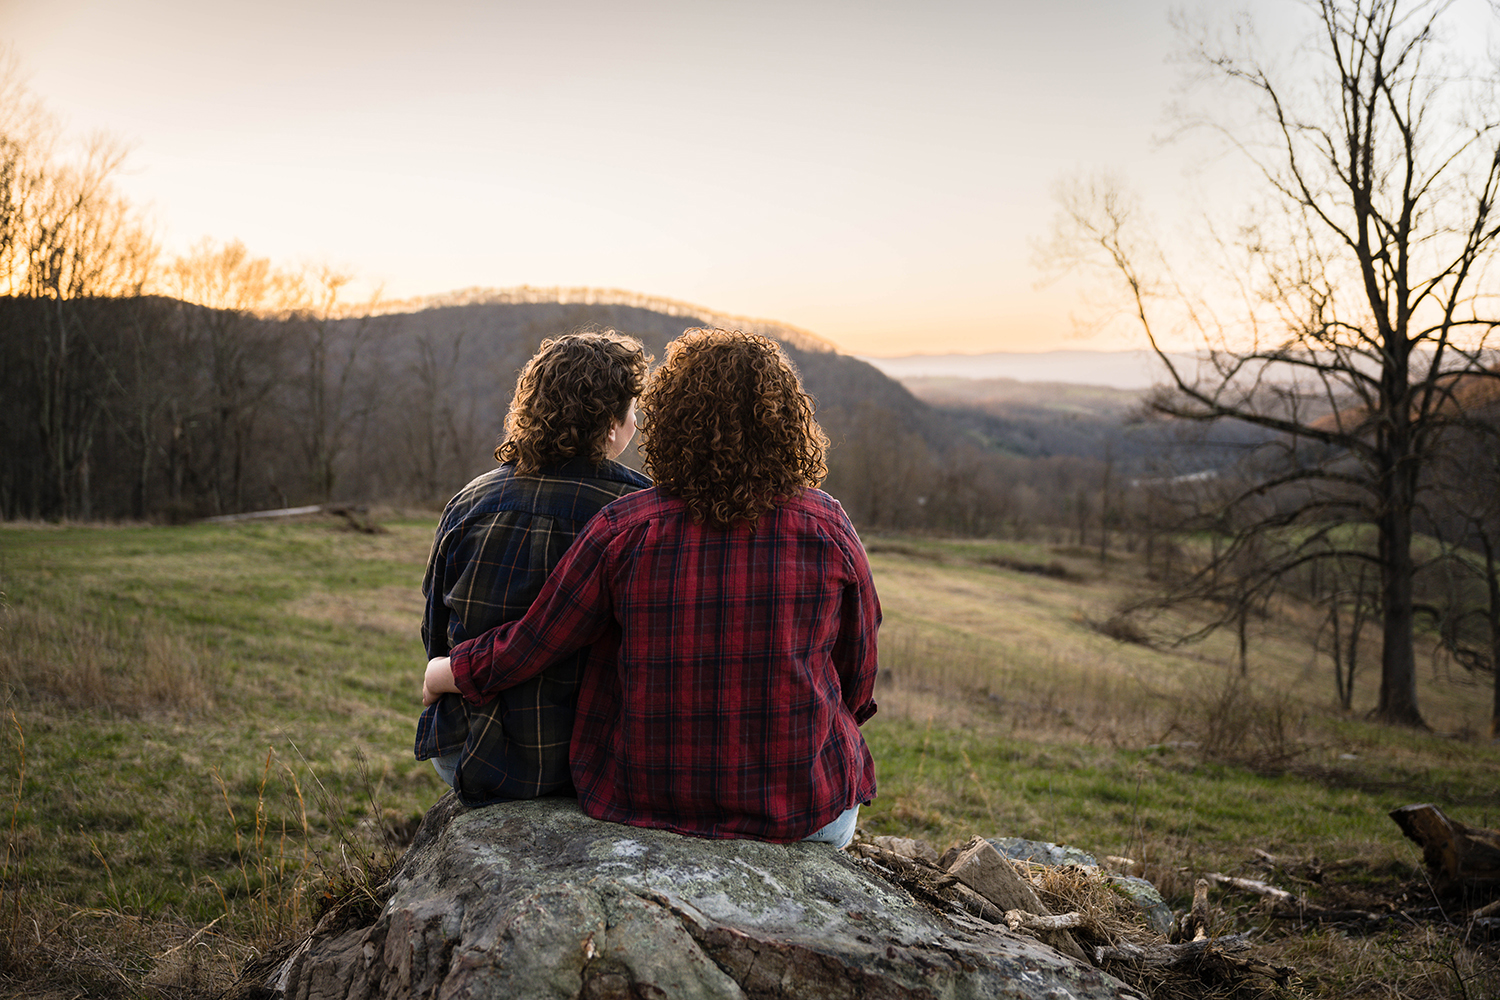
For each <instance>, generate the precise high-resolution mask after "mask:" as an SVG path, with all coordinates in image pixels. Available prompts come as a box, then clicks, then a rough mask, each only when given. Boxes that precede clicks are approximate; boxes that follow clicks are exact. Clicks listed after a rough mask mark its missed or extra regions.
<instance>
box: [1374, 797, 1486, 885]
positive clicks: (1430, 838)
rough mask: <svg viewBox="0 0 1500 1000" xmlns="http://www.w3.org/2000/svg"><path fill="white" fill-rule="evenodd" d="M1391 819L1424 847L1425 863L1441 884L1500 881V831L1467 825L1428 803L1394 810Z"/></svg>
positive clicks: (1472, 883) (1423, 857) (1471, 883)
mask: <svg viewBox="0 0 1500 1000" xmlns="http://www.w3.org/2000/svg"><path fill="white" fill-rule="evenodd" d="M1390 816H1391V819H1393V820H1395V821H1396V825H1397V826H1399V827H1400V828H1401V832H1402V833H1404V834H1406V836H1407V837H1408V838H1409V839H1411V840H1414V841H1416V842H1417V843H1418V844H1420V845H1421V846H1422V860H1423V862H1424V863H1425V864H1426V865H1427V870H1428V871H1429V872H1431V873H1432V875H1433V877H1434V878H1435V879H1436V880H1437V881H1438V882H1439V883H1440V884H1443V885H1459V884H1462V885H1474V884H1477V883H1480V882H1500V830H1485V829H1482V828H1480V827H1473V826H1465V825H1464V824H1462V823H1460V822H1459V821H1458V820H1456V819H1449V818H1448V817H1447V816H1444V815H1443V812H1442V810H1441V809H1439V808H1438V807H1437V806H1435V805H1432V804H1431V803H1427V802H1423V803H1419V804H1417V805H1410V806H1402V807H1401V808H1399V809H1393V810H1391V813H1390Z"/></svg>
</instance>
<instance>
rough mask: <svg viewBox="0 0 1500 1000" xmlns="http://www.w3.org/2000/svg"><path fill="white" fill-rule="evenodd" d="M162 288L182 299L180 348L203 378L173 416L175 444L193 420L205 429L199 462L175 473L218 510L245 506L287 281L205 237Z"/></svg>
mask: <svg viewBox="0 0 1500 1000" xmlns="http://www.w3.org/2000/svg"><path fill="white" fill-rule="evenodd" d="M167 287H168V289H169V290H170V291H171V292H172V294H173V295H175V296H176V297H177V298H178V299H180V300H182V302H183V311H184V314H183V324H182V337H183V343H182V349H183V350H184V351H185V352H187V353H190V354H192V355H193V356H195V357H198V358H200V359H201V364H202V366H203V369H204V370H205V372H206V376H207V377H206V378H205V379H204V380H203V385H202V387H201V391H200V393H199V395H198V396H197V397H196V398H188V399H184V400H183V402H182V404H181V406H180V407H179V408H178V409H177V410H176V412H174V414H173V421H174V429H173V435H174V440H176V441H178V442H181V443H183V444H185V445H186V444H190V442H191V440H192V437H193V436H194V435H193V432H194V430H195V429H196V427H197V425H200V424H202V425H206V427H207V431H208V434H207V438H208V442H207V454H206V455H205V456H203V457H202V458H201V459H200V460H199V461H200V463H201V464H200V465H199V467H198V468H197V469H191V468H190V469H187V470H182V469H179V470H178V475H179V477H180V476H181V475H182V474H184V472H187V473H189V474H196V475H198V476H201V478H203V479H204V480H206V483H205V485H206V489H207V491H208V493H209V495H210V497H211V499H212V503H213V508H214V510H215V512H216V513H223V512H225V511H238V510H242V509H243V505H244V500H245V485H246V475H247V470H246V464H247V462H249V460H250V457H251V452H252V442H253V438H254V435H255V430H256V424H257V422H258V421H259V419H260V417H261V416H262V414H263V412H264V409H265V407H266V405H267V403H268V401H269V400H270V398H271V396H272V394H273V392H274V391H275V389H276V388H277V386H278V384H279V382H280V381H281V378H282V375H283V371H284V369H283V366H282V363H281V362H282V359H281V354H282V352H283V350H284V348H285V335H286V333H287V327H286V324H285V323H283V322H280V321H281V320H283V319H285V318H286V316H287V313H288V311H289V310H288V305H289V301H288V300H289V296H290V295H291V293H292V285H291V282H290V280H289V279H288V277H287V276H286V275H285V274H284V273H282V272H281V271H279V270H277V269H276V268H274V267H272V266H271V262H270V261H269V260H268V259H266V258H262V257H253V256H251V254H250V252H249V251H248V250H247V249H246V248H245V245H244V244H243V243H241V242H239V241H238V240H236V241H233V242H230V243H226V244H223V245H218V244H215V243H214V242H212V241H210V240H204V241H202V242H201V243H199V244H198V245H197V246H195V247H194V248H193V249H192V250H191V251H190V252H189V253H188V254H187V255H185V256H183V257H179V258H178V259H177V260H176V261H174V262H173V264H172V267H171V269H170V273H169V275H168V279H167ZM181 461H182V459H180V458H179V462H181Z"/></svg>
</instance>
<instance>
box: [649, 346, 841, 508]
mask: <svg viewBox="0 0 1500 1000" xmlns="http://www.w3.org/2000/svg"><path fill="white" fill-rule="evenodd" d="M640 411H641V416H642V418H643V419H642V426H641V444H640V451H641V459H642V462H643V464H644V465H645V468H646V472H647V473H648V474H649V475H650V476H651V478H652V479H653V480H655V481H656V485H657V486H658V487H660V488H661V489H662V490H663V491H664V492H666V493H670V494H672V495H673V496H677V497H681V498H682V499H684V500H686V501H687V503H688V507H689V508H690V509H691V510H692V512H693V518H694V520H696V521H700V522H702V521H706V522H708V523H709V524H711V525H713V526H715V527H719V528H725V527H729V526H730V525H732V524H734V523H735V522H736V521H749V522H752V523H753V522H754V521H755V520H756V519H757V518H759V517H760V515H761V514H764V513H765V512H766V511H769V510H771V509H772V508H773V507H775V506H776V505H777V503H778V502H782V501H785V500H787V499H790V498H791V497H794V496H797V495H799V494H801V493H802V491H803V490H806V489H810V488H812V487H814V486H817V485H818V484H819V483H821V482H822V481H823V477H824V476H826V475H827V474H828V466H827V465H826V464H825V463H824V461H823V453H824V450H825V449H826V448H827V447H828V438H827V437H826V436H825V435H824V433H823V429H822V428H821V427H819V426H818V422H817V420H815V419H814V417H813V401H812V397H811V396H809V395H808V394H807V393H806V392H805V391H804V390H803V388H802V382H801V381H800V380H799V379H798V378H797V370H796V368H794V367H793V366H792V363H791V361H790V360H788V359H787V356H786V355H785V354H784V353H782V350H781V347H780V346H779V345H778V344H777V343H776V342H775V341H774V340H771V339H770V338H769V337H763V336H761V335H760V334H755V333H741V332H738V331H733V332H731V331H728V330H704V329H692V330H687V331H686V332H684V333H683V335H682V336H681V337H678V338H677V339H676V340H674V341H672V343H670V344H668V345H667V357H666V360H665V361H663V362H662V365H661V367H660V368H658V369H657V370H656V371H655V372H654V373H653V374H652V376H651V382H650V384H649V385H647V386H646V391H645V392H644V393H642V394H641V399H640Z"/></svg>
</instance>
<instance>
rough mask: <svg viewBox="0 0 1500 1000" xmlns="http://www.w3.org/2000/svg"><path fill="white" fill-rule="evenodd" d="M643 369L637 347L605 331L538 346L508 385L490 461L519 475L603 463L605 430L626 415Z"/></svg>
mask: <svg viewBox="0 0 1500 1000" xmlns="http://www.w3.org/2000/svg"><path fill="white" fill-rule="evenodd" d="M650 364H651V355H649V354H647V353H646V349H645V348H644V347H643V346H641V342H640V341H639V340H636V339H635V338H634V337H627V336H624V335H622V334H619V333H616V332H615V331H613V330H605V331H603V332H601V333H591V332H590V333H584V332H580V333H566V334H563V335H562V336H560V337H554V338H552V339H550V340H544V341H542V346H541V347H539V348H537V352H536V353H535V354H533V355H532V356H531V360H530V361H528V362H526V367H525V368H523V369H521V375H520V377H519V378H517V379H516V394H515V396H514V397H513V398H512V399H511V401H510V412H509V413H507V414H506V415H505V440H504V441H503V442H501V444H500V447H498V448H496V449H495V458H496V459H498V460H499V461H501V462H514V463H516V471H517V472H518V473H521V474H523V475H531V474H535V473H537V472H540V471H541V470H542V468H543V467H544V466H548V465H555V464H556V463H558V462H561V461H563V460H565V459H569V458H576V457H578V456H580V455H582V456H585V457H587V458H591V459H593V461H594V462H595V463H600V462H603V461H604V460H605V459H606V458H608V457H609V456H608V452H607V451H606V450H605V448H606V445H607V444H608V441H609V430H610V428H611V427H612V426H613V425H614V424H617V423H619V422H621V421H623V420H624V419H625V415H626V414H627V413H629V412H630V403H631V401H632V400H633V399H635V398H636V397H637V396H639V395H640V394H641V390H642V389H643V388H644V386H645V382H646V368H647V366H648V365H650Z"/></svg>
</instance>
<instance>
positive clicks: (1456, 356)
mask: <svg viewBox="0 0 1500 1000" xmlns="http://www.w3.org/2000/svg"><path fill="white" fill-rule="evenodd" d="M1451 6H1452V4H1451V3H1449V2H1434V0H1426V2H1422V0H1410V2H1408V0H1313V2H1309V3H1307V4H1305V7H1306V9H1307V10H1308V11H1309V13H1310V14H1311V18H1312V22H1313V25H1314V29H1315V30H1314V31H1312V32H1310V33H1309V34H1308V37H1309V38H1310V41H1309V43H1308V48H1307V50H1306V51H1303V52H1299V53H1297V54H1296V55H1297V58H1295V59H1294V60H1289V61H1286V62H1283V63H1281V64H1280V66H1283V67H1286V68H1278V64H1277V63H1276V62H1275V61H1274V60H1273V59H1272V58H1270V57H1268V56H1265V55H1263V54H1261V53H1260V51H1259V50H1258V49H1257V46H1256V43H1255V42H1254V39H1253V35H1251V34H1250V33H1248V32H1246V31H1243V30H1241V31H1238V32H1237V33H1236V34H1235V35H1234V36H1233V37H1232V38H1231V39H1230V40H1229V41H1228V42H1218V41H1213V40H1210V39H1208V38H1206V37H1203V38H1201V39H1200V40H1199V41H1197V42H1196V43H1195V45H1194V56H1195V59H1196V65H1197V66H1198V67H1199V69H1200V70H1201V71H1202V80H1203V81H1204V82H1206V83H1208V84H1210V85H1212V84H1218V85H1222V86H1223V87H1224V88H1226V89H1227V90H1228V91H1229V93H1230V94H1231V95H1232V98H1237V99H1242V100H1245V101H1247V102H1248V106H1250V107H1251V108H1252V109H1253V113H1252V115H1251V117H1250V118H1249V119H1248V120H1247V122H1246V123H1244V124H1237V123H1234V122H1224V121H1220V120H1206V123H1207V124H1208V125H1209V126H1210V127H1212V128H1214V129H1216V130H1217V131H1218V132H1219V133H1220V134H1221V135H1223V136H1225V137H1227V138H1228V139H1229V140H1230V143H1231V148H1232V150H1233V151H1234V152H1236V153H1237V154H1239V155H1240V156H1241V157H1243V158H1244V161H1245V162H1248V164H1249V165H1250V166H1251V167H1252V168H1253V170H1254V171H1255V173H1256V174H1257V175H1258V176H1259V178H1260V182H1261V183H1260V191H1261V193H1262V194H1264V196H1265V201H1264V202H1263V203H1261V204H1256V205H1254V206H1252V211H1251V212H1250V213H1247V216H1246V218H1244V219H1243V220H1241V221H1240V222H1239V224H1238V226H1237V227H1236V228H1235V230H1234V234H1235V235H1233V236H1232V237H1224V238H1222V239H1221V240H1220V243H1219V245H1220V246H1221V247H1222V248H1223V249H1224V251H1225V252H1226V257H1227V258H1232V265H1233V266H1232V269H1231V272H1232V274H1233V275H1234V277H1235V278H1236V279H1237V283H1238V289H1239V291H1240V293H1241V297H1240V298H1239V299H1238V300H1237V301H1238V304H1237V305H1233V304H1231V300H1228V299H1225V298H1217V299H1210V298H1207V297H1203V296H1198V295H1190V294H1188V293H1187V292H1185V291H1184V284H1183V282H1184V279H1183V278H1181V277H1177V278H1172V277H1170V274H1171V272H1170V271H1169V270H1166V269H1159V265H1161V264H1162V262H1163V261H1164V260H1165V256H1164V255H1163V254H1162V253H1161V252H1160V251H1159V250H1158V249H1157V248H1156V247H1155V246H1154V245H1153V244H1151V243H1150V242H1149V241H1147V240H1145V239H1143V238H1142V237H1141V236H1140V235H1139V234H1138V232H1137V230H1136V228H1135V227H1136V225H1137V223H1138V218H1137V216H1138V210H1137V209H1136V208H1135V206H1134V205H1133V204H1132V203H1131V201H1130V199H1128V198H1127V197H1125V196H1124V195H1123V194H1122V193H1121V191H1120V189H1119V187H1118V186H1116V185H1110V184H1095V185H1092V186H1091V185H1079V186H1076V187H1075V188H1073V189H1072V190H1071V191H1068V192H1065V193H1064V196H1063V198H1062V202H1063V213H1062V215H1061V217H1060V224H1059V237H1060V240H1059V243H1058V244H1057V249H1058V250H1059V251H1060V252H1062V253H1063V254H1064V255H1066V254H1069V253H1071V254H1072V257H1071V258H1070V259H1071V261H1073V262H1080V261H1082V260H1084V259H1087V260H1090V261H1092V262H1097V263H1102V264H1104V265H1105V266H1106V267H1108V268H1109V269H1110V270H1111V271H1112V272H1113V273H1114V274H1115V276H1116V277H1117V278H1118V279H1120V280H1121V282H1122V284H1123V288H1124V289H1125V291H1126V293H1127V295H1128V301H1129V303H1130V309H1131V311H1132V312H1133V314H1134V318H1135V320H1136V321H1137V322H1138V323H1139V324H1140V326H1141V327H1142V329H1143V330H1144V332H1145V334H1146V336H1147V338H1148V339H1149V340H1150V342H1151V344H1152V346H1153V347H1154V348H1155V349H1156V350H1157V353H1158V355H1159V356H1160V358H1161V360H1162V362H1163V364H1164V365H1165V366H1166V369H1167V377H1168V382H1169V390H1170V391H1164V392H1162V393H1160V394H1159V395H1158V396H1157V397H1156V399H1155V405H1156V406H1157V407H1158V408H1159V409H1160V410H1161V411H1163V412H1165V413H1168V414H1171V415H1174V416H1177V417H1181V418H1187V419H1190V420H1200V421H1215V420H1222V419H1225V418H1235V419H1239V420H1243V421H1247V422H1249V423H1251V424H1255V425H1257V426H1260V427H1263V428H1267V429H1269V430H1272V431H1275V432H1277V433H1278V434H1279V435H1280V436H1279V438H1278V439H1277V440H1276V441H1275V443H1274V445H1273V447H1274V454H1266V455H1263V461H1262V469H1261V472H1262V474H1261V476H1260V477H1259V478H1257V479H1256V480H1254V481H1253V482H1251V483H1249V484H1248V487H1247V489H1246V490H1245V491H1244V492H1243V493H1242V494H1241V495H1240V496H1239V497H1237V498H1233V499H1232V501H1231V506H1234V505H1236V504H1237V503H1250V502H1261V501H1263V500H1264V499H1265V498H1267V497H1271V498H1273V500H1274V502H1273V503H1271V504H1270V505H1269V506H1270V509H1269V511H1268V512H1267V513H1266V516H1265V517H1263V518H1259V519H1257V521H1256V524H1257V525H1258V526H1259V527H1262V528H1284V527H1286V526H1288V525H1292V524H1297V523H1310V522H1320V523H1326V522H1330V521H1362V522H1366V523H1369V524H1371V525H1373V526H1374V528H1375V535H1376V544H1375V545H1374V547H1373V549H1366V548H1363V547H1355V548H1353V549H1346V550H1345V551H1343V552H1342V553H1341V554H1343V555H1345V556H1347V557H1349V558H1355V559H1366V560H1368V561H1369V562H1370V563H1371V564H1372V565H1373V566H1374V567H1375V568H1376V569H1377V570H1378V573H1379V576H1380V595H1381V607H1380V617H1381V631H1382V638H1383V646H1382V653H1381V658H1382V659H1381V683H1380V700H1379V705H1378V707H1377V709H1376V712H1375V715H1376V717H1378V718H1379V719H1381V720H1384V721H1387V722H1391V723H1399V724H1405V725H1422V716H1421V713H1420V712H1419V710H1418V705H1417V692H1416V665H1415V651H1414V648H1413V622H1414V605H1413V589H1412V588H1413V577H1414V573H1415V568H1416V567H1415V560H1414V556H1413V549H1412V542H1413V518H1414V513H1415V512H1416V510H1417V508H1418V504H1419V499H1420V498H1419V493H1418V491H1419V486H1420V484H1421V481H1422V480H1421V472H1422V468H1423V465H1424V463H1425V462H1426V461H1427V460H1428V458H1429V455H1430V454H1431V451H1432V449H1433V448H1434V447H1436V446H1437V444H1438V443H1439V441H1440V438H1441V436H1442V429H1443V427H1444V426H1445V424H1446V423H1447V422H1448V421H1449V419H1450V417H1451V412H1450V410H1449V408H1448V402H1449V395H1450V392H1451V389H1452V386H1453V378H1454V375H1455V374H1457V373H1481V374H1487V373H1485V367H1484V359H1485V349H1486V346H1487V345H1486V337H1487V335H1489V334H1490V333H1491V332H1492V331H1493V330H1494V328H1495V326H1496V323H1497V319H1496V318H1495V316H1494V314H1493V313H1492V312H1490V311H1488V310H1489V307H1490V306H1491V305H1492V299H1490V300H1488V301H1487V296H1488V295H1490V294H1492V293H1491V291H1490V290H1491V288H1492V286H1490V285H1489V284H1488V282H1489V280H1490V278H1491V274H1490V273H1489V270H1488V269H1489V268H1490V267H1491V266H1492V265H1493V263H1494V261H1495V257H1496V240H1497V236H1500V226H1497V221H1500V220H1497V215H1496V212H1495V199H1496V196H1497V194H1500V112H1497V110H1496V108H1495V106H1494V105H1495V101H1494V95H1495V93H1496V89H1495V88H1496V80H1495V78H1494V74H1493V73H1490V74H1489V75H1486V76H1484V77H1482V78H1475V77H1474V76H1466V75H1464V74H1463V73H1462V72H1456V71H1455V67H1457V66H1459V65H1461V62H1462V59H1461V55H1460V54H1457V53H1455V52H1453V51H1452V50H1451V49H1450V48H1447V47H1445V44H1444V40H1443V39H1444V31H1445V30H1451V29H1452V26H1451V25H1448V24H1447V22H1446V20H1445V19H1446V17H1447V15H1448V14H1449V13H1450V7H1451ZM1243 23H1244V22H1241V24H1243ZM1085 248H1091V250H1089V251H1088V252H1087V253H1085ZM1063 259H1068V258H1066V256H1065V257H1064V258H1063ZM1188 333H1191V334H1192V335H1194V336H1195V337H1196V338H1197V340H1198V343H1199V346H1200V350H1201V357H1202V358H1203V363H1202V364H1200V366H1199V367H1198V369H1197V370H1196V371H1194V370H1189V368H1188V367H1187V366H1184V365H1182V364H1180V363H1176V362H1174V361H1173V359H1172V358H1171V357H1170V356H1169V355H1168V354H1167V353H1166V351H1165V349H1164V348H1165V345H1167V344H1169V343H1170V340H1171V339H1172V338H1176V337H1178V336H1181V335H1185V334H1188ZM1310 557H1312V553H1311V552H1310V551H1307V550H1300V549H1294V550H1293V552H1292V558H1293V559H1300V558H1310Z"/></svg>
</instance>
